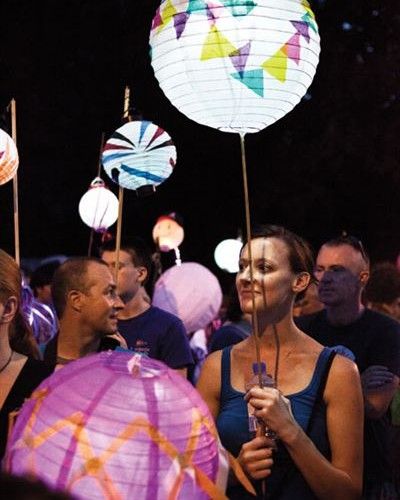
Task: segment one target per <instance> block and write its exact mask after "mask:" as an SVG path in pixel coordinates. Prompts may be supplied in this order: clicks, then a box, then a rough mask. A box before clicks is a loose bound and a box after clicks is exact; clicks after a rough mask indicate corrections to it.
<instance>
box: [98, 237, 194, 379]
mask: <svg viewBox="0 0 400 500" xmlns="http://www.w3.org/2000/svg"><path fill="white" fill-rule="evenodd" d="M100 255H101V258H102V259H103V260H104V261H105V262H107V264H108V265H109V268H110V270H111V271H112V272H113V273H115V265H116V258H117V255H116V249H115V242H113V241H109V242H107V243H106V244H105V245H104V246H103V247H102V249H101V252H100ZM150 274H151V254H150V251H149V249H148V247H147V245H146V244H145V242H144V241H143V240H141V239H139V238H137V239H132V241H130V242H127V243H123V244H122V245H121V248H120V252H119V259H118V275H117V291H118V293H119V295H120V297H121V299H122V301H123V303H124V308H123V309H122V310H121V311H119V313H118V331H119V333H120V334H121V335H122V337H123V338H124V339H125V341H126V343H127V345H128V348H129V349H131V350H133V351H136V352H139V353H142V354H146V355H148V356H149V357H151V358H155V359H158V360H160V361H163V362H164V363H166V364H167V365H168V366H169V367H171V368H174V369H176V370H179V371H180V372H181V373H182V374H183V375H184V376H186V374H187V368H188V366H190V365H191V364H192V363H193V357H192V354H191V351H190V346H189V341H188V339H187V335H186V331H185V328H184V326H183V323H182V321H181V320H180V319H179V318H177V317H176V316H174V315H173V314H170V313H168V312H166V311H163V310H162V309H160V308H158V307H155V306H153V305H151V303H149V300H148V296H147V294H146V291H145V288H144V286H145V283H146V281H147V279H148V277H149V276H150Z"/></svg>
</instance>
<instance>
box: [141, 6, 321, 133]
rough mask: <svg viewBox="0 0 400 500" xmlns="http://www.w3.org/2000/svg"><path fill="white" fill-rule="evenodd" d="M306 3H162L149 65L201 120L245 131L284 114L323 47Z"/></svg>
mask: <svg viewBox="0 0 400 500" xmlns="http://www.w3.org/2000/svg"><path fill="white" fill-rule="evenodd" d="M319 42H320V40H319V34H318V28H317V24H316V22H315V18H314V14H313V12H312V11H311V9H310V7H309V4H308V2H307V1H306V0H217V1H216V0H163V1H162V2H161V5H160V7H159V9H158V10H157V13H156V15H155V17H154V19H153V24H152V29H151V34H150V45H151V57H152V65H153V68H154V72H155V76H156V78H157V79H158V81H159V84H160V87H161V88H162V90H163V91H164V93H165V95H166V96H167V97H168V99H169V100H170V101H171V103H172V104H173V105H174V106H175V107H176V108H178V109H179V110H180V111H181V112H182V113H184V114H185V115H186V116H187V117H189V118H191V119H192V120H195V121H196V122H198V123H201V124H204V125H208V126H210V127H213V128H216V129H219V130H222V131H226V132H237V133H240V134H242V135H244V134H245V133H248V132H258V131H259V130H262V129H263V128H265V127H267V126H268V125H271V124H272V123H274V122H275V121H277V120H279V119H280V118H282V117H283V116H284V115H285V114H286V113H288V112H289V111H291V109H292V108H293V107H294V106H295V105H296V104H297V103H298V102H299V101H300V99H301V98H302V96H304V94H305V93H306V91H307V89H308V87H309V86H310V84H311V82H312V79H313V77H314V74H315V71H316V67H317V64H318V58H319V52H320V43H319Z"/></svg>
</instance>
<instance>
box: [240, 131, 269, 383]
mask: <svg viewBox="0 0 400 500" xmlns="http://www.w3.org/2000/svg"><path fill="white" fill-rule="evenodd" d="M240 149H241V154H242V174H243V189H244V206H245V213H246V237H247V248H248V253H249V269H250V288H251V300H252V315H251V320H252V331H253V335H254V341H255V346H256V359H257V365H258V382H259V384H260V387H262V386H263V383H262V374H261V353H260V335H259V332H258V317H257V311H256V304H255V294H254V280H253V255H252V250H251V222H250V203H249V187H248V181H247V166H246V149H245V143H244V134H240Z"/></svg>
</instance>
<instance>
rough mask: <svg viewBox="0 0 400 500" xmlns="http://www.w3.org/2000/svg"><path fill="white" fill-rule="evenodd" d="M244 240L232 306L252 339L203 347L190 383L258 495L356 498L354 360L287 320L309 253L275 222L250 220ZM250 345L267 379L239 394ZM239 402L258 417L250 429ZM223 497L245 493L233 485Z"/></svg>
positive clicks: (359, 409)
mask: <svg viewBox="0 0 400 500" xmlns="http://www.w3.org/2000/svg"><path fill="white" fill-rule="evenodd" d="M250 244H251V253H252V258H251V260H250V256H249V245H248V244H246V245H245V246H244V247H243V249H242V251H241V255H240V262H239V272H238V274H237V278H236V286H237V289H238V294H239V300H240V305H241V308H242V311H243V312H244V313H246V314H253V316H256V317H257V323H258V341H257V339H256V332H253V334H252V335H250V336H249V337H248V338H247V339H245V340H243V341H242V342H240V343H238V344H235V345H234V346H230V347H227V348H225V349H224V350H222V351H216V352H214V353H212V354H210V355H209V356H208V358H207V359H206V361H205V364H204V367H203V370H202V373H201V376H200V380H199V382H198V390H199V391H200V394H201V395H202V396H203V398H204V400H205V401H206V403H207V404H208V406H209V409H210V411H211V413H212V415H213V416H214V418H215V419H216V424H217V428H218V432H219V436H220V438H221V441H222V444H223V445H224V446H225V448H227V449H228V450H229V451H230V452H231V453H232V454H233V455H234V456H236V457H237V458H238V460H239V463H240V464H241V465H242V467H243V468H244V470H245V471H246V473H247V474H248V476H250V477H251V478H252V479H253V480H255V481H256V488H257V491H258V492H259V498H279V499H287V500H293V499H296V500H300V499H313V498H320V499H329V500H333V499H338V500H339V499H340V500H343V499H353V498H354V499H355V498H359V496H360V494H361V488H362V435H363V405H362V393H361V385H360V378H359V374H358V371H357V367H356V366H355V364H354V363H353V362H352V361H350V360H349V359H346V358H345V357H342V356H338V355H335V352H334V351H333V350H332V349H330V348H326V347H323V346H322V345H321V344H319V343H318V342H316V341H315V340H313V339H312V338H310V337H309V336H308V335H306V334H305V333H304V332H302V331H301V330H300V329H299V328H297V327H296V325H295V324H294V321H293V315H292V314H293V303H294V300H295V298H296V296H297V295H298V294H301V293H302V292H304V291H305V289H306V288H307V286H308V284H309V283H310V281H311V279H312V278H311V276H312V271H313V259H312V254H311V251H310V249H309V247H308V245H307V244H306V242H304V241H303V240H302V239H301V238H300V237H298V236H297V235H295V234H294V233H292V232H290V231H288V230H287V229H285V228H282V227H280V226H262V227H260V228H258V229H257V230H255V231H253V233H252V238H251V242H250ZM253 304H254V308H253ZM256 344H258V345H259V350H260V359H261V360H262V361H263V362H265V363H266V367H267V371H268V373H271V374H273V376H272V378H273V380H274V385H275V387H263V388H262V389H261V388H260V387H253V388H250V389H249V390H248V391H247V393H246V392H245V387H246V384H247V383H248V381H249V380H250V379H251V377H252V376H253V372H252V367H253V364H254V362H255V361H256ZM256 366H257V365H256ZM248 408H249V409H250V411H251V413H254V416H255V418H256V419H257V420H258V422H259V424H258V429H257V432H256V433H255V435H254V433H253V432H250V430H249V418H248ZM251 421H252V420H250V422H251ZM264 480H265V490H266V493H265V492H264V491H263V487H262V484H260V481H261V483H263V482H264ZM265 494H267V495H268V496H265ZM227 495H228V497H229V498H231V499H235V498H240V499H244V498H247V497H246V496H245V493H244V492H243V491H241V490H240V486H238V485H232V486H231V487H230V489H229V491H228V493H227Z"/></svg>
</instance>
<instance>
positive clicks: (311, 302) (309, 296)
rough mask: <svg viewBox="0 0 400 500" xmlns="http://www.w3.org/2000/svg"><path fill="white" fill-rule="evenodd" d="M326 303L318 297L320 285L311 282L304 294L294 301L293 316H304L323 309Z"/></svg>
mask: <svg viewBox="0 0 400 500" xmlns="http://www.w3.org/2000/svg"><path fill="white" fill-rule="evenodd" d="M323 308H324V304H323V303H322V302H321V301H320V300H319V298H318V285H317V284H316V283H310V285H309V287H308V288H307V290H306V291H305V293H304V296H303V297H301V298H299V299H298V300H296V302H295V303H294V309H293V316H304V315H305V314H313V313H315V312H318V311H322V309H323Z"/></svg>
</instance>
